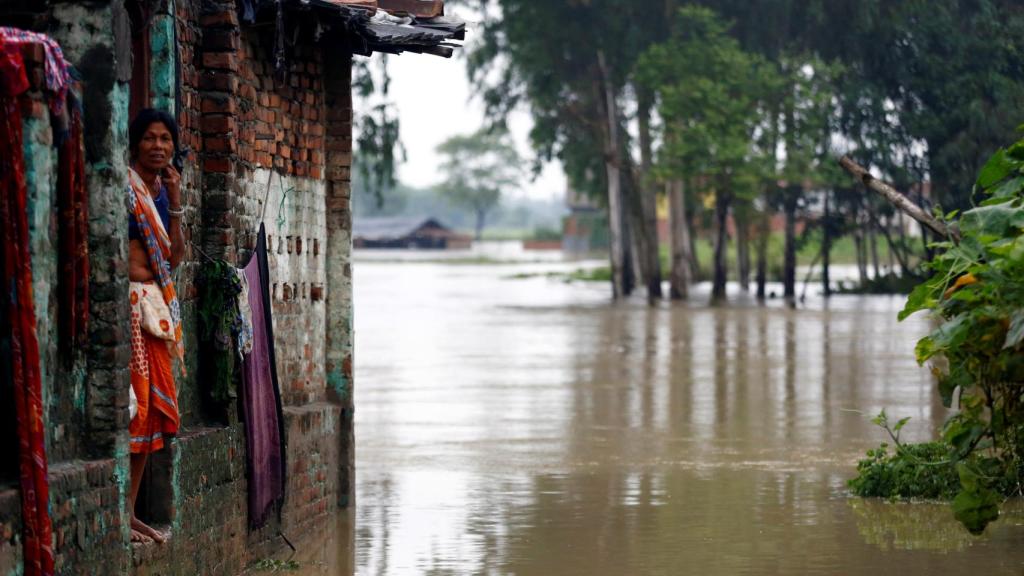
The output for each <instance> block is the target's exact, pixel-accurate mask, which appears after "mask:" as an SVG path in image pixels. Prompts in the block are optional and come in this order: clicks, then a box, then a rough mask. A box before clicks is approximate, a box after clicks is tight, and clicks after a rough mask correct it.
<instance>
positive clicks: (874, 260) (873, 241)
mask: <svg viewBox="0 0 1024 576" xmlns="http://www.w3.org/2000/svg"><path fill="white" fill-rule="evenodd" d="M867 226H868V247H869V248H870V251H871V266H872V268H874V271H875V278H878V277H880V276H881V275H882V271H881V269H880V268H879V264H878V238H877V234H876V233H875V219H874V217H872V218H871V219H870V220H868V224H867Z"/></svg>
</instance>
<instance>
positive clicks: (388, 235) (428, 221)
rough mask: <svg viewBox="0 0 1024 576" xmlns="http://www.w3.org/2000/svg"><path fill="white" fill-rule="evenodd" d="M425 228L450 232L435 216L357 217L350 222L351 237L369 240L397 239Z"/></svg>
mask: <svg viewBox="0 0 1024 576" xmlns="http://www.w3.org/2000/svg"><path fill="white" fill-rule="evenodd" d="M425 228H431V229H434V230H440V231H444V232H451V230H449V228H448V227H447V226H445V225H444V224H441V223H440V222H439V221H438V220H437V219H435V218H423V217H413V218H405V217H387V218H358V219H356V220H354V221H353V222H352V237H353V238H355V239H362V240H369V241H381V240H397V239H400V238H407V237H409V236H412V235H414V234H416V233H417V232H419V231H420V230H423V229H425Z"/></svg>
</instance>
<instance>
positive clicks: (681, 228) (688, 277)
mask: <svg viewBox="0 0 1024 576" xmlns="http://www.w3.org/2000/svg"><path fill="white" fill-rule="evenodd" d="M667 187H668V205H669V236H670V238H671V242H670V244H671V248H672V272H671V274H672V276H671V288H670V293H671V296H672V299H673V300H684V299H686V298H687V297H689V294H690V283H691V282H692V280H693V274H692V271H691V269H690V266H691V264H692V260H693V257H692V255H691V254H690V250H691V248H692V244H691V242H690V219H689V218H688V217H687V214H686V189H685V188H684V187H683V181H682V180H673V181H671V182H669V183H668V185H667Z"/></svg>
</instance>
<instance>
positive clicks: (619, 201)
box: [597, 51, 631, 299]
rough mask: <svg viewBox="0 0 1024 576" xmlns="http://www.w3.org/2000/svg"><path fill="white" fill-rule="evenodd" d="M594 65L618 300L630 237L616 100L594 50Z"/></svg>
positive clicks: (624, 285)
mask: <svg viewBox="0 0 1024 576" xmlns="http://www.w3.org/2000/svg"><path fill="white" fill-rule="evenodd" d="M597 64H598V75H599V79H598V89H597V92H598V94H599V95H600V96H601V99H602V101H603V103H604V111H603V112H604V119H603V120H602V122H603V130H602V133H603V136H604V143H603V144H604V163H605V172H606V174H607V179H608V183H607V185H608V236H609V237H608V244H609V246H608V247H609V256H610V260H611V267H612V297H613V298H616V299H618V298H623V297H625V296H628V295H629V293H630V289H629V286H628V279H629V276H631V273H630V272H629V271H628V268H629V266H630V263H629V262H628V254H629V251H628V248H627V246H628V244H629V236H628V234H627V230H626V223H625V221H624V218H623V216H624V215H625V206H624V203H623V197H622V171H621V168H620V166H619V160H620V157H619V121H618V112H617V111H618V103H617V101H616V98H615V88H614V86H612V80H611V76H610V72H609V70H608V65H607V62H606V60H605V55H604V52H602V51H598V53H597Z"/></svg>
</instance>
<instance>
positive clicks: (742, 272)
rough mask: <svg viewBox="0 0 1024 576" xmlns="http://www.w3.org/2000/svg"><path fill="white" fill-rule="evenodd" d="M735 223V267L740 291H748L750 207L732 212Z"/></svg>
mask: <svg viewBox="0 0 1024 576" xmlns="http://www.w3.org/2000/svg"><path fill="white" fill-rule="evenodd" d="M733 218H734V220H735V222H736V265H737V271H738V272H739V281H740V290H743V291H744V292H749V291H750V206H748V205H745V206H743V207H742V209H736V210H733Z"/></svg>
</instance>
